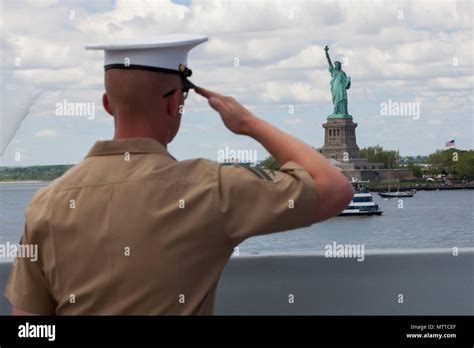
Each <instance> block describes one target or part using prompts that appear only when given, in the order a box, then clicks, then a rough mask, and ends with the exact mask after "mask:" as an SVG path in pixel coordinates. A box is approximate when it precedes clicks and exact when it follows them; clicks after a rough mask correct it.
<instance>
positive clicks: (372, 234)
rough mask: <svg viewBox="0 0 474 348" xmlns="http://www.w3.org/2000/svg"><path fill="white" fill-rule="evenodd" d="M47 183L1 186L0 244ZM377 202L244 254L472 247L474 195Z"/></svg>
mask: <svg viewBox="0 0 474 348" xmlns="http://www.w3.org/2000/svg"><path fill="white" fill-rule="evenodd" d="M47 184H48V183H46V182H42V183H11V184H10V183H0V243H6V242H7V241H9V242H10V243H18V241H19V240H20V237H21V235H22V233H23V226H24V212H25V208H26V206H27V205H28V203H29V201H30V200H31V198H32V197H33V194H34V193H35V192H36V191H37V190H38V189H39V188H41V187H45V186H46V185H47ZM374 200H375V201H376V202H377V203H378V204H379V205H380V207H381V209H382V210H383V211H384V213H383V215H382V216H367V217H337V218H333V219H331V220H329V221H325V222H322V223H319V224H315V225H312V226H310V227H307V228H301V229H297V230H293V231H289V232H284V233H276V234H271V235H266V236H257V237H253V238H250V239H247V240H246V241H244V242H243V243H242V244H240V246H239V252H240V253H244V254H246V253H252V254H254V253H265V252H288V251H306V252H310V251H323V250H324V246H325V245H326V244H331V243H332V242H334V241H335V242H336V243H338V244H364V246H365V249H383V248H410V249H412V248H446V247H447V248H452V247H458V248H462V247H474V238H473V226H474V213H473V206H474V204H473V203H474V190H459V191H419V192H417V193H416V195H415V197H413V198H406V199H404V200H403V208H399V207H398V204H399V203H398V200H397V199H382V198H380V197H378V195H377V194H374Z"/></svg>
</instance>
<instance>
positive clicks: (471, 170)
mask: <svg viewBox="0 0 474 348" xmlns="http://www.w3.org/2000/svg"><path fill="white" fill-rule="evenodd" d="M428 164H429V165H430V168H429V171H428V172H429V173H430V174H451V175H452V176H453V177H454V178H456V179H471V178H474V150H469V151H464V150H458V149H449V150H438V151H436V152H435V153H432V154H431V155H429V156H428Z"/></svg>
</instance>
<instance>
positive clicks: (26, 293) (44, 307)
mask: <svg viewBox="0 0 474 348" xmlns="http://www.w3.org/2000/svg"><path fill="white" fill-rule="evenodd" d="M20 244H21V245H25V246H27V245H33V246H34V244H30V242H29V236H28V230H27V227H26V225H25V232H24V234H23V237H22V240H21V242H20ZM38 249H39V247H38ZM4 294H5V297H6V298H7V299H8V300H9V301H10V302H11V304H12V305H13V306H14V307H16V308H18V309H21V310H23V311H25V312H28V313H32V314H40V315H51V314H54V312H55V307H56V305H55V302H54V301H53V299H52V297H51V295H50V293H49V290H48V286H47V282H46V278H45V276H44V274H43V272H42V271H41V269H40V267H39V264H38V260H34V258H29V257H17V258H16V259H15V261H14V262H13V266H12V269H11V271H10V276H9V277H8V282H7V287H6V288H5V292H4Z"/></svg>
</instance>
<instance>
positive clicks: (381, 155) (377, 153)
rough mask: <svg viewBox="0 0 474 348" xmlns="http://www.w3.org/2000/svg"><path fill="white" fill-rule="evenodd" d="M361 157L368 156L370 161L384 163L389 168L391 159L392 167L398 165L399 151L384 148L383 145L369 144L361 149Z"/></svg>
mask: <svg viewBox="0 0 474 348" xmlns="http://www.w3.org/2000/svg"><path fill="white" fill-rule="evenodd" d="M360 157H363V158H367V159H368V160H369V162H373V163H383V164H384V165H385V168H388V167H389V165H388V162H389V160H390V168H395V167H397V157H398V154H397V151H393V150H388V151H387V150H384V149H383V147H382V146H380V145H377V146H369V147H365V148H363V149H361V150H360Z"/></svg>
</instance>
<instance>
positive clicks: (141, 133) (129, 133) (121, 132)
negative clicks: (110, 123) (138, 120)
mask: <svg viewBox="0 0 474 348" xmlns="http://www.w3.org/2000/svg"><path fill="white" fill-rule="evenodd" d="M162 133H164V132H153V131H152V130H151V129H150V127H144V126H140V125H134V126H133V127H130V126H128V127H120V126H116V127H115V134H114V139H127V138H153V139H155V140H156V141H158V142H159V143H160V144H161V145H163V146H164V147H165V148H167V145H168V142H167V141H166V140H165V139H166V135H165V134H162Z"/></svg>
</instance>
